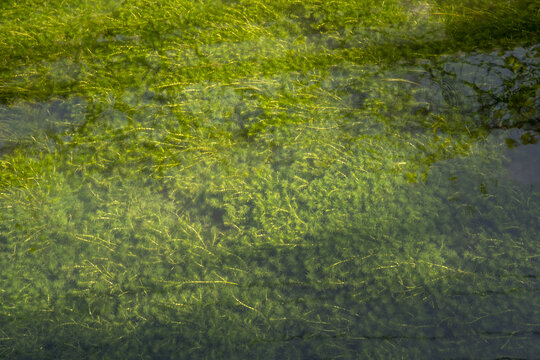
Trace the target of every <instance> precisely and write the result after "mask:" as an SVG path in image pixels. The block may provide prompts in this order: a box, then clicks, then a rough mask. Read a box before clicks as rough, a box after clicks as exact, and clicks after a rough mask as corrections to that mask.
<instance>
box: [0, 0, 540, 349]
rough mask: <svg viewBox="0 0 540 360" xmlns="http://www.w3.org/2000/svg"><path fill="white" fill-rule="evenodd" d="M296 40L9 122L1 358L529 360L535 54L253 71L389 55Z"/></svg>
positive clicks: (436, 31) (61, 78)
mask: <svg viewBox="0 0 540 360" xmlns="http://www.w3.org/2000/svg"><path fill="white" fill-rule="evenodd" d="M423 9H424V8H423V7H421V6H420V7H417V8H413V9H411V10H410V11H412V12H415V11H416V12H417V14H420V15H421V14H425V13H426V12H425V11H427V10H425V9H424V10H423ZM298 11H300V12H302V11H304V10H298ZM420 15H418V16H420ZM422 24H424V25H425V26H424V27H422V26H420V25H422ZM429 26H431V25H430V23H429V22H428V21H427V20H426V22H425V23H422V21H420V20H419V25H418V27H417V28H413V29H411V30H410V33H409V34H405V35H407V36H413V35H414V36H417V35H418V36H419V34H424V35H425V36H426V41H427V40H429V37H430V36H431V37H434V38H436V37H437V36H440V32H441V29H440V28H439V27H436V26H434V25H433V28H430V27H429ZM383 30H384V34H383V35H382V36H385V37H391V36H393V35H392V31H394V30H392V29H382V30H381V31H383ZM200 31H201V32H204V31H205V30H204V29H201V30H200ZM230 31H234V29H231V30H230ZM302 31H304V30H302ZM304 32H305V36H304V37H303V38H301V39H299V38H289V37H280V38H272V37H270V38H265V37H262V36H261V37H260V38H258V40H257V41H238V42H231V41H223V42H218V43H212V44H210V43H208V44H201V46H199V47H197V48H192V47H190V48H186V49H183V50H178V48H174V47H164V48H161V49H160V48H158V49H157V50H156V51H155V52H148V53H146V54H145V58H144V59H143V60H144V61H142V59H137V61H139V63H136V64H135V65H133V69H131V70H129V71H133V73H132V74H130V75H129V76H125V77H122V75H119V78H120V79H123V81H125V83H122V82H121V83H120V84H117V85H111V88H110V89H111V90H110V91H109V92H108V91H107V89H106V88H102V89H98V90H95V92H93V91H94V90H91V88H88V89H87V90H85V91H86V92H85V91H80V89H79V90H77V91H75V90H74V91H73V93H69V92H68V93H62V95H54V91H56V90H54V91H53V95H51V96H50V97H48V98H46V99H41V100H36V99H28V98H25V97H23V96H21V98H20V99H18V98H16V97H15V98H14V99H11V100H12V101H10V102H5V104H3V105H0V129H1V131H2V132H1V137H0V151H1V153H2V159H1V163H0V164H1V166H2V168H1V169H0V171H1V186H2V187H1V197H0V199H1V200H0V265H1V267H2V271H1V273H0V357H1V358H9V359H19V358H21V359H22V358H144V359H153V358H248V357H255V358H280V359H281V358H290V359H293V358H294V359H300V358H310V359H312V358H313V359H318V358H321V359H327V358H328V359H329V358H339V359H343V358H430V359H437V358H486V359H495V358H536V357H538V356H540V345H539V344H540V336H539V334H540V300H539V299H540V297H539V296H538V292H539V289H540V287H539V286H540V283H539V280H538V273H539V271H540V266H539V264H540V263H539V262H540V242H539V234H540V206H539V204H540V203H539V200H540V164H539V159H540V156H539V155H540V146H539V144H538V136H539V135H538V119H539V116H540V102H539V98H540V96H539V91H540V90H539V87H538V84H539V80H538V79H540V45H533V46H526V47H521V46H516V47H514V48H512V49H507V50H489V51H476V52H472V51H471V52H460V53H454V54H448V55H441V56H437V57H430V58H419V59H416V60H415V61H406V62H405V61H404V62H402V63H399V64H393V65H392V66H387V65H386V66H383V65H381V64H377V63H376V62H373V63H369V62H363V63H358V62H355V61H350V60H339V61H337V60H336V61H331V62H330V63H328V64H324V65H321V66H318V65H316V64H315V65H313V66H311V67H309V68H308V69H305V70H288V71H281V70H279V69H278V70H276V71H265V70H264V69H265V68H264V66H266V65H268V64H269V65H268V66H270V67H271V66H277V65H272V64H271V62H272V61H276V60H275V59H278V60H279V59H280V56H282V55H284V54H286V53H289V52H291V51H292V52H295V55H294V57H293V58H292V59H294V58H295V57H298V58H301V57H302V56H312V55H313V54H314V53H315V54H321V53H322V54H325V53H328V54H330V55H332V53H333V52H334V53H335V52H338V51H342V50H343V49H349V48H354V47H357V46H360V45H359V44H361V43H362V41H366V40H365V39H367V38H370V37H375V38H376V37H377V36H381V35H380V33H379V35H377V34H378V33H377V32H376V31H375V32H374V31H373V29H372V28H371V29H366V30H361V29H350V34H349V35H348V36H345V35H346V34H342V36H337V35H336V34H335V33H331V34H330V35H328V34H320V33H311V32H309V31H307V30H305V31H304ZM415 34H416V35H415ZM179 36H181V35H180V33H168V34H163V35H162V36H161V37H160V38H159V39H161V40H163V39H169V40H170V39H172V41H174V39H175V37H179ZM141 41H142V40H141V38H140V37H137V36H135V35H133V36H132V35H130V36H128V35H116V36H114V37H104V36H100V37H98V38H97V40H96V42H97V43H98V44H104V45H103V46H108V45H107V44H109V43H111V44H116V43H122V44H123V43H126V44H127V45H126V46H133V47H136V46H138V45H137V44H138V43H140V42H141ZM163 41H165V40H163ZM158 45H159V44H158ZM111 46H112V45H111ZM330 55H329V56H330ZM114 56H117V57H119V58H118V59H117V58H115V57H114ZM114 56H113V55H111V57H108V58H104V59H101V61H102V64H100V63H96V64H93V65H89V64H85V63H84V62H81V63H77V61H74V60H71V59H69V58H64V59H59V60H56V61H54V62H50V63H44V64H42V66H45V67H47V68H48V69H49V74H50V81H51V83H52V84H53V85H52V86H53V88H55V87H54V86H60V85H62V84H64V85H65V84H68V83H70V84H71V82H77V81H80V82H81V83H83V84H84V83H85V81H87V79H88V78H92V77H94V76H95V77H96V78H99V77H100V76H101V75H100V72H99V71H105V70H104V69H106V68H107V66H113V65H111V64H115V62H117V63H119V64H124V65H125V66H128V65H126V64H131V60H130V59H129V52H127V51H126V52H125V53H120V54H117V55H114ZM122 57H128V58H127V60H126V58H122ZM253 59H255V60H257V59H258V60H257V61H260V63H258V64H259V65H257V66H259V67H258V68H257V69H259V70H258V71H256V70H253V69H248V70H246V71H247V73H246V74H244V75H241V76H240V75H238V76H236V77H235V76H229V75H227V74H228V73H227V71H228V70H223V68H224V67H226V66H227V64H229V65H230V64H235V63H240V64H242V63H247V64H249V63H250V61H253ZM261 59H262V60H261ZM133 61H134V60H133ZM291 61H292V60H291ZM261 64H262V65H261ZM265 64H266V65H265ZM124 65H122V66H124ZM92 66H93V67H92ZM122 66H121V67H122ZM129 66H131V65H129ZM205 66H206V67H205ZM247 66H248V65H246V67H247ZM206 68H209V69H210V70H212V69H213V71H208V72H205V71H206V70H204V69H206ZM88 69H93V71H95V72H89V70H88ZM201 69H202V70H201ZM190 71H191V72H193V73H189V72H190ZM220 71H221V73H220ZM230 71H232V72H233V73H234V71H237V72H238V73H240V74H242V71H243V70H242V68H241V67H239V68H234V67H233V68H232V70H230ZM19 72H20V74H26V73H27V72H30V70H29V69H25V68H23V69H22V70H19ZM176 72H180V73H182V75H181V76H180V75H178V76H180V78H181V79H182V81H176V80H175V76H177V75H175V74H176ZM112 74H113V73H112V72H111V76H112ZM141 74H144V76H143V75H141ZM216 74H217V75H216ZM21 76H22V77H24V75H21ZM138 76H140V77H138ZM219 76H223V77H224V79H221V78H219ZM227 76H229V77H227ZM14 79H15V80H13V81H14V82H15V83H16V82H17V81H19V80H18V78H17V77H15V78H14ZM85 79H86V80H85ZM186 79H189V81H188V80H186ZM96 82H97V80H96ZM59 84H60V85H59ZM100 84H101V83H100ZM11 85H13V84H11ZM11 85H10V86H11ZM23 88H24V86H23ZM27 88H28V89H31V88H32V85H31V84H30V85H28V84H27ZM55 89H56V88H55ZM85 89H86V88H85ZM22 94H24V92H22Z"/></svg>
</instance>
